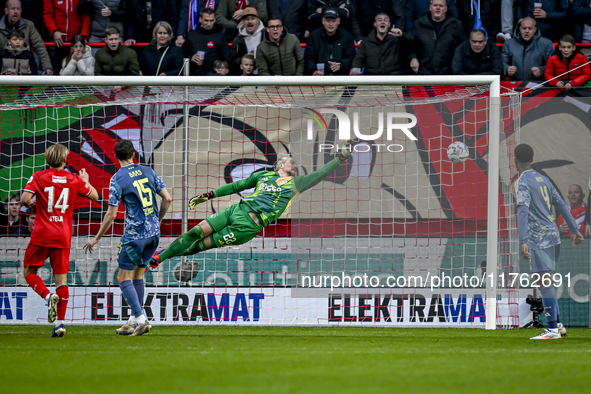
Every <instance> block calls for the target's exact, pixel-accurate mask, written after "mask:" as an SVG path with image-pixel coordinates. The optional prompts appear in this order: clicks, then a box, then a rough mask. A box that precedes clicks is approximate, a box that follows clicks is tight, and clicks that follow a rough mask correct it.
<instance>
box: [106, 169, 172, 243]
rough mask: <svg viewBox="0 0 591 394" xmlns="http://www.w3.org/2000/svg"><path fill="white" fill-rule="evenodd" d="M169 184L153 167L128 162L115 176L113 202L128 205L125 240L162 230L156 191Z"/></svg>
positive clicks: (112, 187)
mask: <svg viewBox="0 0 591 394" xmlns="http://www.w3.org/2000/svg"><path fill="white" fill-rule="evenodd" d="M165 187H166V185H165V184H164V182H162V180H161V179H160V178H159V177H158V175H157V174H156V172H155V171H154V170H153V169H151V168H150V167H146V166H141V165H139V164H128V165H126V166H123V167H121V169H119V171H117V173H116V174H115V175H113V177H112V178H111V185H110V187H109V205H114V206H119V203H120V202H121V201H123V206H124V207H125V234H123V238H122V240H121V241H122V242H127V241H133V240H137V239H145V238H150V237H152V236H154V235H159V234H160V224H159V223H158V205H157V203H156V194H158V193H159V192H160V191H161V190H162V189H164V188H165Z"/></svg>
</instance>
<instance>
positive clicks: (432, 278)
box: [0, 76, 525, 329]
mask: <svg viewBox="0 0 591 394" xmlns="http://www.w3.org/2000/svg"><path fill="white" fill-rule="evenodd" d="M113 86H124V88H123V90H122V91H121V92H118V93H114V92H112V87H113ZM0 91H2V95H1V97H2V98H1V99H0V120H1V121H2V125H3V127H2V143H1V144H2V149H1V155H2V156H1V161H0V197H1V198H2V200H3V201H4V200H5V199H6V198H7V197H8V196H9V195H10V194H12V193H18V192H19V191H21V190H22V189H23V187H24V185H25V184H26V181H27V180H28V178H29V177H30V175H31V174H32V173H33V172H34V171H38V170H40V169H43V168H44V162H43V152H44V151H45V149H46V148H47V147H48V146H50V145H51V144H54V143H62V144H64V145H66V146H68V148H69V149H70V152H71V153H70V156H69V157H68V166H67V170H69V171H79V170H80V169H81V168H86V169H87V171H89V174H90V176H91V178H90V181H91V183H93V185H95V186H96V187H97V190H98V192H99V194H100V195H101V197H102V200H101V201H99V203H93V204H91V203H89V202H87V201H78V202H77V211H76V213H75V218H74V235H73V241H72V252H71V258H70V261H71V262H70V273H69V274H68V282H69V284H70V286H71V290H70V294H71V297H70V303H69V310H68V313H67V315H66V318H67V321H66V322H67V324H113V325H116V324H119V323H121V322H122V321H125V320H126V319H127V317H128V316H129V308H128V307H127V305H126V304H125V302H124V300H123V299H122V297H121V293H120V291H119V289H118V285H117V283H116V271H117V248H118V245H119V239H120V236H121V235H122V233H123V226H124V223H123V217H124V212H123V209H122V208H120V212H119V216H118V220H117V221H116V223H115V225H114V227H113V229H112V231H111V232H110V233H107V236H105V237H104V238H103V239H102V240H101V242H100V243H99V244H98V245H97V252H95V254H93V255H85V254H84V253H83V251H82V245H84V244H85V243H86V241H87V240H88V239H89V237H92V236H94V234H96V232H97V231H98V227H99V225H100V220H101V219H102V216H103V215H104V213H105V212H106V209H107V205H106V201H107V200H108V182H109V180H110V177H111V176H112V175H113V174H114V173H115V172H116V171H117V168H116V167H117V166H116V164H115V163H116V160H114V154H113V146H114V143H115V142H116V141H117V140H119V139H130V140H132V141H133V143H134V146H135V147H136V151H137V156H136V160H137V161H138V162H140V163H142V164H146V165H150V166H152V167H153V168H154V169H155V170H156V172H157V173H158V174H159V175H160V176H161V177H162V179H163V180H164V182H165V183H166V185H167V188H168V189H169V190H170V191H171V194H172V196H173V200H174V202H173V205H172V208H171V211H170V213H169V214H167V217H166V218H165V221H164V223H163V227H162V236H161V237H162V238H161V246H162V247H166V246H168V245H169V244H170V243H171V242H172V241H173V240H174V239H175V238H176V237H177V236H178V235H180V234H181V233H183V232H186V231H187V229H190V228H192V227H193V226H194V225H195V224H197V223H198V222H199V221H201V220H203V219H205V218H206V217H207V216H209V215H212V214H213V213H216V212H220V211H221V210H223V209H225V208H227V207H229V206H230V205H232V204H235V203H238V202H239V201H240V198H242V197H245V196H247V195H249V194H250V193H251V192H252V190H246V191H244V192H242V193H240V194H236V195H233V196H228V197H223V198H219V199H215V200H212V201H210V202H208V203H206V204H202V205H200V206H199V207H198V209H197V210H196V211H190V210H188V207H187V200H188V197H191V196H192V195H195V194H200V193H204V192H207V191H209V190H213V189H215V188H217V187H219V186H222V185H225V184H228V183H230V182H233V181H237V180H240V179H244V178H246V177H248V176H249V175H250V174H252V173H253V172H256V171H263V170H270V169H271V168H272V164H273V162H274V161H275V160H277V159H279V158H281V157H284V156H291V157H293V158H294V159H295V160H296V162H297V163H298V171H299V173H298V175H308V174H310V173H312V172H313V171H317V170H319V169H320V168H322V167H323V165H324V164H326V163H328V162H329V161H330V160H332V159H333V158H334V157H335V156H336V154H337V153H338V150H339V148H340V147H341V146H342V142H343V140H344V139H346V138H341V137H345V136H347V135H348V136H350V137H351V138H352V139H353V140H354V142H355V143H354V151H353V154H352V158H351V159H349V162H348V163H347V164H343V165H341V166H340V167H339V168H338V169H337V170H336V171H335V173H334V174H331V175H329V176H328V177H327V178H326V179H324V180H323V181H321V182H320V183H318V184H317V185H316V186H314V187H313V188H312V189H310V190H308V191H306V192H304V193H301V195H300V196H299V197H298V199H297V200H296V201H295V202H294V203H293V204H292V205H291V206H290V207H289V209H288V210H287V211H286V212H285V213H284V215H282V216H281V218H280V219H279V220H278V221H277V222H275V223H272V224H271V225H269V226H268V227H266V228H265V229H264V230H263V232H262V233H261V235H260V236H258V237H256V238H255V239H253V240H252V241H250V242H248V243H245V244H243V245H239V246H230V247H226V248H217V249H212V250H210V251H207V252H204V253H200V254H197V255H194V256H187V257H186V258H183V259H181V258H180V257H178V258H173V259H171V260H169V261H167V262H165V264H163V265H162V266H161V267H160V269H159V270H158V271H155V272H148V273H147V277H146V282H147V288H146V299H145V300H144V308H146V309H147V316H148V318H150V319H153V320H154V321H155V323H156V324H234V325H241V324H250V325H257V324H260V325H343V326H348V325H358V326H359V325H361V326H369V325H372V326H393V327H416V326H421V327H422V326H424V327H477V328H485V329H495V328H499V327H504V328H506V327H508V328H511V327H519V325H520V316H519V315H520V313H519V312H520V311H519V307H520V304H522V302H523V301H522V298H525V295H524V294H523V292H522V291H520V288H519V283H516V281H511V282H509V281H508V279H510V276H509V275H508V274H509V273H518V270H519V263H518V245H517V242H518V239H517V227H516V218H515V207H514V200H513V194H512V182H513V180H514V179H515V177H516V174H517V173H516V170H515V168H514V164H513V149H514V147H515V146H516V145H517V144H518V143H519V121H520V96H519V95H518V94H517V93H513V92H510V93H503V94H501V86H500V77H499V76H379V77H378V76H375V77H369V76H368V77H363V76H355V77H353V76H351V77H309V76H306V77H157V78H156V77H44V76H22V77H12V78H7V79H6V80H5V81H2V85H1V86H0ZM455 141H460V142H464V143H465V144H466V145H467V146H468V148H469V151H470V158H469V159H468V161H466V162H465V163H461V164H453V163H451V162H450V161H449V159H448V158H447V156H446V149H447V146H449V144H451V143H452V142H455ZM28 214H29V212H23V213H22V215H23V217H24V216H26V215H28ZM0 233H1V234H2V235H3V236H2V237H1V238H0V324H2V323H4V324H23V323H24V324H37V323H44V322H45V321H46V320H45V319H46V312H45V311H46V307H45V303H44V301H43V300H41V298H40V297H39V296H38V295H37V294H36V293H34V292H33V291H32V290H31V289H30V288H28V287H27V285H26V282H25V281H24V279H23V278H22V272H23V267H22V260H23V257H24V250H25V249H26V246H27V244H28V241H29V238H28V236H26V235H23V234H20V235H18V234H9V233H8V230H6V229H0ZM185 259H186V260H187V261H192V262H195V263H196V264H195V267H197V265H198V267H199V268H198V269H197V270H196V271H195V272H194V275H193V279H192V280H190V281H188V282H181V281H180V280H179V279H178V275H176V274H175V271H178V269H179V266H180V264H181V262H182V261H185ZM40 273H41V275H42V279H43V280H44V281H45V283H46V284H47V285H48V286H50V287H51V286H53V283H52V281H53V277H52V276H51V273H50V270H49V264H48V263H47V264H46V266H45V268H44V269H43V270H41V271H40ZM358 278H359V279H358ZM364 278H366V279H364ZM374 278H375V279H374ZM337 279H338V284H337ZM359 280H361V285H359V286H358V283H359ZM335 285H336V286H335Z"/></svg>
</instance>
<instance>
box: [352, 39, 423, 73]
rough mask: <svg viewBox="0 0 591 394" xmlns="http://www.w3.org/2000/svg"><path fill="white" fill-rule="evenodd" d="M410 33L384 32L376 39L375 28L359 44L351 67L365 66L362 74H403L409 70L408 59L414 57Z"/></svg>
mask: <svg viewBox="0 0 591 394" xmlns="http://www.w3.org/2000/svg"><path fill="white" fill-rule="evenodd" d="M412 45H413V39H412V36H411V35H410V34H406V33H403V35H402V36H401V37H394V36H393V35H391V34H386V37H385V38H384V40H380V39H378V36H377V34H376V29H375V28H374V29H373V30H372V31H371V33H369V35H368V36H367V37H365V39H364V40H363V41H361V44H359V47H358V48H357V54H356V55H355V59H353V65H352V66H351V67H353V68H365V71H364V72H363V74H364V75H404V74H408V73H409V70H410V61H411V59H412V58H413V57H416V55H415V53H414V51H413V49H412Z"/></svg>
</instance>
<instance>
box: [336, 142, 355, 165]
mask: <svg viewBox="0 0 591 394" xmlns="http://www.w3.org/2000/svg"><path fill="white" fill-rule="evenodd" d="M352 143H353V141H351V140H347V141H345V142H344V143H343V147H342V148H341V154H340V155H339V159H341V161H347V159H348V158H349V156H351V150H352V147H351V145H352Z"/></svg>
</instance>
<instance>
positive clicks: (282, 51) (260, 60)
mask: <svg viewBox="0 0 591 394" xmlns="http://www.w3.org/2000/svg"><path fill="white" fill-rule="evenodd" d="M256 60H257V70H258V71H259V75H263V76H264V75H266V76H269V75H288V76H291V75H304V51H303V50H302V47H301V45H300V40H298V38H297V37H296V36H294V35H293V34H289V33H288V32H287V29H283V34H282V36H281V42H280V43H279V45H277V44H276V43H274V42H273V41H271V39H270V38H269V34H268V33H265V38H264V39H263V42H261V43H260V44H259V46H258V47H257V52H256Z"/></svg>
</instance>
